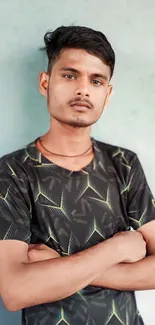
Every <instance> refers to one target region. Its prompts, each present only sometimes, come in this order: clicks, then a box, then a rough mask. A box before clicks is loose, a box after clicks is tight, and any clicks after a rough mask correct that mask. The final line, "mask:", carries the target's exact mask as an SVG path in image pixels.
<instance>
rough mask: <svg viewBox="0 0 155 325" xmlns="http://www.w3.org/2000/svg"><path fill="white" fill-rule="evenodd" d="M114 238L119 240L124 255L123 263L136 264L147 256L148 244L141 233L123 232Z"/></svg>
mask: <svg viewBox="0 0 155 325" xmlns="http://www.w3.org/2000/svg"><path fill="white" fill-rule="evenodd" d="M114 237H117V238H118V243H119V244H120V249H121V254H122V253H123V260H122V262H125V263H134V262H138V261H140V260H141V259H143V258H144V257H145V256H146V242H145V240H144V238H143V236H142V234H141V233H140V232H139V231H122V232H120V233H117V234H115V235H114Z"/></svg>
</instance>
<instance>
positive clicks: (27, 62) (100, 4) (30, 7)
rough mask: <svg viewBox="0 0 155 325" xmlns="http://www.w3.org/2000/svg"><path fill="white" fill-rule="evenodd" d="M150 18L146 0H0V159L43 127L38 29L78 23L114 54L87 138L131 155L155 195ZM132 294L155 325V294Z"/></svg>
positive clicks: (13, 317) (154, 23) (10, 321)
mask: <svg viewBox="0 0 155 325" xmlns="http://www.w3.org/2000/svg"><path fill="white" fill-rule="evenodd" d="M154 17H155V2H154V0H149V1H146V0H131V1H129V0H128V1H127V0H114V1H112V0H96V1H95V0H94V1H93V0H78V1H75V0H57V1H53V0H34V1H31V0H27V1H21V0H14V1H11V0H10V1H9V0H0V156H2V155H4V154H5V153H8V152H11V151H14V150H16V149H19V148H21V147H23V146H25V145H26V144H27V143H29V142H30V141H32V140H34V139H35V138H36V137H38V136H39V135H41V134H43V133H44V132H45V131H46V130H47V129H48V126H49V120H48V114H47V108H46V103H45V100H44V98H42V97H41V96H40V94H39V92H38V75H39V72H40V70H44V69H45V67H46V63H47V60H46V57H45V54H44V53H43V52H41V51H39V50H38V49H39V47H40V46H42V45H43V36H44V34H45V32H46V31H47V30H49V29H55V28H56V27H58V26H60V25H69V24H79V25H84V26H88V27H92V28H95V29H97V30H101V31H102V32H103V33H105V35H106V36H107V37H108V39H109V41H110V42H111V43H112V45H113V47H114V49H115V52H116V68H115V75H114V78H113V80H112V83H113V85H114V92H113V96H112V99H111V101H110V104H109V108H108V109H107V110H106V111H105V113H104V114H103V116H102V118H101V119H100V121H99V122H98V123H97V125H96V126H95V127H94V128H93V136H94V137H96V138H98V139H100V140H103V141H104V142H109V143H111V144H117V145H120V146H123V147H126V148H129V149H131V150H133V151H135V152H136V153H137V154H138V156H139V158H140V160H141V162H142V165H143V167H144V170H145V174H146V176H147V179H148V182H149V184H150V187H151V189H152V191H153V193H154V194H155V149H154V141H155V128H154V123H155V18H154ZM136 295H137V301H138V305H139V309H140V312H141V314H142V315H143V318H144V321H145V324H146V325H153V324H155V315H154V307H155V291H143V292H138V293H136ZM14 324H16V325H19V324H20V312H18V313H9V312H7V311H6V309H5V308H3V304H2V302H0V325H14ZM130 325H131V324H130Z"/></svg>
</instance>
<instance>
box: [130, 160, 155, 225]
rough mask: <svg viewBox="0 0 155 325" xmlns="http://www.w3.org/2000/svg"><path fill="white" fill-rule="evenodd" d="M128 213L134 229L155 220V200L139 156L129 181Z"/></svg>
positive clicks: (134, 163)
mask: <svg viewBox="0 0 155 325" xmlns="http://www.w3.org/2000/svg"><path fill="white" fill-rule="evenodd" d="M127 213H128V216H129V221H130V225H131V227H132V228H133V229H137V228H139V227H141V226H142V225H144V224H146V223H147V222H150V221H152V220H155V200H154V198H153V195H152V193H151V190H150V188H149V185H148V183H147V180H146V177H145V174H144V171H143V168H142V166H141V163H140V161H139V159H138V157H137V155H135V156H134V159H133V161H132V164H131V171H130V176H129V180H128V203H127Z"/></svg>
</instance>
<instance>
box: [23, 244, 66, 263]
mask: <svg viewBox="0 0 155 325" xmlns="http://www.w3.org/2000/svg"><path fill="white" fill-rule="evenodd" d="M58 257H60V255H59V253H58V252H57V251H55V250H54V249H52V248H49V247H48V246H46V245H44V244H30V245H29V248H28V260H29V262H30V263H33V262H39V261H45V260H49V259H52V258H58Z"/></svg>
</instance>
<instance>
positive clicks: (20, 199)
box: [0, 158, 31, 243]
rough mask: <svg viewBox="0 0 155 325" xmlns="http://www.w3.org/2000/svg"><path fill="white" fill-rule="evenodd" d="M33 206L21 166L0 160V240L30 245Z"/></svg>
mask: <svg viewBox="0 0 155 325" xmlns="http://www.w3.org/2000/svg"><path fill="white" fill-rule="evenodd" d="M30 211H31V205H30V199H29V195H28V188H27V184H26V181H25V175H24V174H23V172H22V168H21V167H20V164H18V163H17V164H16V163H15V162H14V161H12V160H11V161H6V159H4V158H1V159H0V240H7V239H13V240H21V241H24V242H26V243H30V239H31V232H30V220H31V218H30V216H31V212H30Z"/></svg>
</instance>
